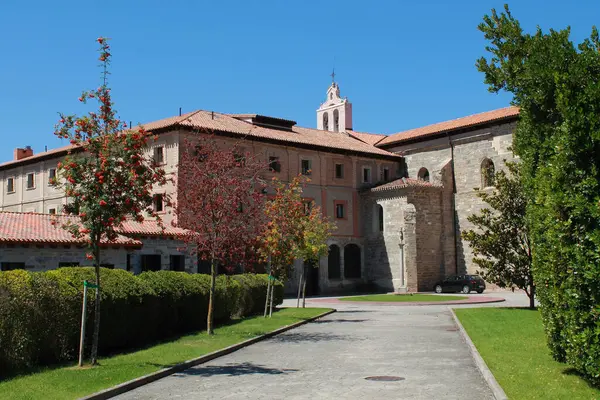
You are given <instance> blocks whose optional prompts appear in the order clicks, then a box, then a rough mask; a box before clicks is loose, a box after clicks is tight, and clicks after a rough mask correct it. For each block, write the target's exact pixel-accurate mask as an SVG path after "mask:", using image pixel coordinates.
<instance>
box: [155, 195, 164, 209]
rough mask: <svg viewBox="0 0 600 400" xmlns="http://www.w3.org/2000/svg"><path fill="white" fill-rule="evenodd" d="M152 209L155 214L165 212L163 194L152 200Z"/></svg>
mask: <svg viewBox="0 0 600 400" xmlns="http://www.w3.org/2000/svg"><path fill="white" fill-rule="evenodd" d="M152 208H153V209H154V212H157V213H159V212H163V211H164V210H165V209H164V204H163V195H162V194H155V195H154V196H153V198H152Z"/></svg>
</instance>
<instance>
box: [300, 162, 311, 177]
mask: <svg viewBox="0 0 600 400" xmlns="http://www.w3.org/2000/svg"><path fill="white" fill-rule="evenodd" d="M301 165H302V175H311V173H312V172H311V169H312V161H311V160H302V162H301Z"/></svg>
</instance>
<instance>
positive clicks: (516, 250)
mask: <svg viewBox="0 0 600 400" xmlns="http://www.w3.org/2000/svg"><path fill="white" fill-rule="evenodd" d="M507 165H508V168H509V171H510V175H508V174H506V173H505V172H504V171H499V172H496V174H495V175H494V185H495V188H494V190H493V192H488V191H479V192H478V193H477V196H478V197H479V198H481V199H482V200H483V201H485V202H486V203H487V204H488V205H489V207H490V208H483V209H482V210H481V211H480V213H479V214H473V215H471V216H469V217H468V220H469V222H471V223H472V224H474V225H475V226H476V228H477V229H476V230H473V229H470V230H467V231H464V232H463V233H462V236H463V238H464V239H465V240H467V241H468V242H470V244H471V248H472V249H473V253H474V255H475V257H474V258H473V261H474V262H475V264H477V265H478V266H479V267H480V268H481V270H480V271H479V273H480V274H481V275H482V277H483V278H484V279H485V280H486V281H488V282H492V283H495V284H496V285H498V286H500V287H514V286H516V287H518V288H519V289H523V290H525V292H526V293H527V296H528V297H529V307H530V308H535V285H534V281H533V275H532V270H531V264H532V255H531V241H530V239H529V232H528V230H527V226H526V223H525V222H526V221H525V211H526V209H527V198H526V197H525V193H524V191H523V188H522V185H521V182H520V173H519V168H518V165H517V164H513V163H509V164H507Z"/></svg>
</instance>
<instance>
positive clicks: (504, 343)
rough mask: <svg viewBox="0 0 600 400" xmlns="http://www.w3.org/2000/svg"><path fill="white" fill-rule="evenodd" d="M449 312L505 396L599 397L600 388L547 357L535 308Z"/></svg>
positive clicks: (540, 323)
mask: <svg viewBox="0 0 600 400" xmlns="http://www.w3.org/2000/svg"><path fill="white" fill-rule="evenodd" d="M454 311H455V312H456V315H457V316H458V318H459V319H460V322H461V323H462V324H463V326H464V327H465V329H466V330H467V332H468V333H469V336H470V337H471V340H473V343H475V346H476V347H477V350H478V351H479V353H480V354H481V356H482V357H483V359H484V360H485V362H486V364H487V365H488V367H489V368H490V370H491V371H492V373H493V374H494V376H495V377H496V380H497V381H498V383H499V384H500V386H502V388H503V389H504V391H505V392H506V395H507V396H508V398H509V399H511V400H512V399H527V400H529V399H570V400H572V399H586V400H589V399H600V389H595V388H592V387H590V386H589V385H588V384H587V383H586V382H585V381H584V380H583V379H581V378H579V377H578V376H577V375H576V374H575V373H574V372H573V371H572V370H571V369H570V368H569V367H568V366H567V365H565V364H561V363H558V362H556V361H554V360H553V359H552V357H551V356H550V352H549V350H548V347H547V346H546V337H545V335H544V330H543V327H542V321H541V318H540V314H539V312H538V311H532V310H528V309H518V308H512V309H511V308H470V309H456V310H454Z"/></svg>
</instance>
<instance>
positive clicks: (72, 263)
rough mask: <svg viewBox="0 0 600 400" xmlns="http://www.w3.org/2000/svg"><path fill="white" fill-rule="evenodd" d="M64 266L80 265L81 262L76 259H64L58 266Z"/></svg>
mask: <svg viewBox="0 0 600 400" xmlns="http://www.w3.org/2000/svg"><path fill="white" fill-rule="evenodd" d="M64 267H79V263H78V262H74V261H63V262H59V263H58V268H64Z"/></svg>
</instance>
